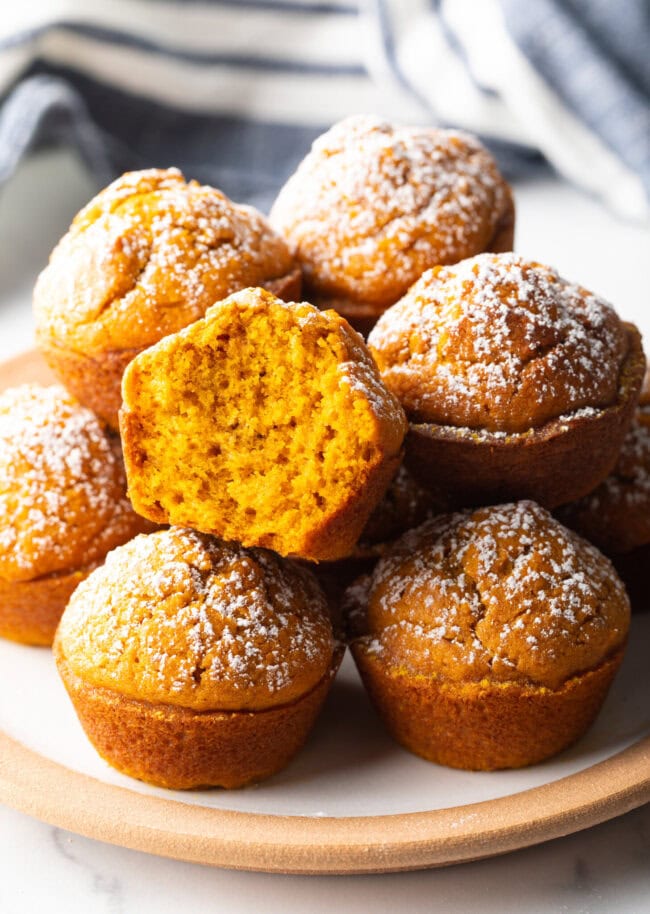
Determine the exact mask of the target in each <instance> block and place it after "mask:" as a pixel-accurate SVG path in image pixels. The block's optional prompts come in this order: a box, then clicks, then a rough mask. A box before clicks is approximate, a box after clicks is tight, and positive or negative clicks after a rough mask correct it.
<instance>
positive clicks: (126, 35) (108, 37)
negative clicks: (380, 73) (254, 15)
mask: <svg viewBox="0 0 650 914" xmlns="http://www.w3.org/2000/svg"><path fill="white" fill-rule="evenodd" d="M53 29H61V30H64V31H66V32H72V33H73V34H76V35H80V36H82V37H84V38H92V39H93V40H95V41H101V42H104V43H105V44H112V45H118V46H121V47H126V48H134V49H137V50H138V51H144V52H145V53H148V54H159V55H161V56H163V57H170V58H172V59H173V60H182V61H183V62H184V63H190V64H193V65H196V66H214V65H219V64H224V65H227V66H231V67H242V68H244V67H245V68H246V69H249V70H260V71H275V72H279V73H295V74H300V73H310V74H315V75H319V76H364V75H365V74H366V68H365V67H364V66H362V65H361V64H358V65H354V64H326V63H319V62H311V61H305V60H290V59H288V58H275V57H264V56H263V55H258V54H224V53H223V52H221V51H220V52H213V53H210V52H206V51H199V50H187V49H185V48H178V47H174V46H173V45H167V44H160V43H159V42H155V41H152V40H151V39H149V38H143V37H142V36H141V35H135V34H133V33H130V32H125V31H122V30H121V29H113V28H108V27H106V26H99V25H88V24H87V23H85V22H74V21H72V20H66V19H61V20H57V21H54V22H50V23H48V24H47V25H42V26H39V27H38V28H34V29H27V30H25V31H23V32H18V33H16V34H14V35H9V36H7V37H6V38H2V39H0V51H2V50H6V49H9V48H13V47H17V46H20V45H23V44H27V43H29V42H30V41H37V40H38V39H39V38H41V37H42V36H43V35H46V34H47V33H48V32H50V31H52V30H53Z"/></svg>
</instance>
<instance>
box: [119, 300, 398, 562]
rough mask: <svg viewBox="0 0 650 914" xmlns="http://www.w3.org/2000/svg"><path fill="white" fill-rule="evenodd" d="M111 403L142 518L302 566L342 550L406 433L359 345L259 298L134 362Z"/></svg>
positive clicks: (310, 317) (327, 321)
mask: <svg viewBox="0 0 650 914" xmlns="http://www.w3.org/2000/svg"><path fill="white" fill-rule="evenodd" d="M122 395H123V408H122V412H121V415H120V427H121V430H122V438H123V444H124V455H125V460H126V467H127V475H128V480H129V492H130V495H131V498H132V500H133V504H134V505H135V507H136V509H137V510H138V511H139V512H140V513H141V514H143V515H144V516H146V517H149V518H150V519H151V520H157V522H159V523H172V524H180V525H182V526H187V527H192V528H193V529H196V530H202V531H203V532H204V533H212V534H214V535H216V536H220V537H222V538H223V539H227V540H235V541H237V542H240V543H242V544H243V545H246V546H264V547H266V548H270V549H274V550H275V551H276V552H279V553H281V554H282V555H295V556H300V557H303V558H313V559H315V560H321V559H328V558H340V557H341V556H342V555H346V554H348V553H349V552H350V551H351V550H352V548H353V547H354V544H355V541H356V538H357V537H358V535H359V533H360V532H361V529H362V528H363V525H364V523H365V521H366V520H367V518H368V516H369V514H370V512H371V511H372V509H373V508H374V507H375V505H376V504H377V502H378V501H379V500H380V498H381V496H382V494H383V491H384V489H385V487H386V485H387V484H388V479H389V477H390V473H391V471H394V469H395V467H396V466H397V465H398V463H399V460H400V458H401V448H402V443H403V440H404V435H405V433H406V418H405V416H404V413H403V411H402V408H401V407H400V405H399V403H398V402H397V400H396V399H395V398H394V397H393V395H392V394H390V393H389V392H388V391H387V390H386V388H385V387H384V385H383V383H382V381H381V379H380V377H379V373H378V371H377V368H376V366H375V364H374V362H373V361H372V359H371V357H370V354H369V353H368V350H367V349H366V346H365V344H364V342H363V340H362V339H361V337H360V336H359V334H358V333H356V332H355V331H354V330H352V329H351V328H350V326H349V325H348V324H347V323H346V321H345V320H344V319H343V318H342V317H340V316H339V315H338V314H336V313H335V312H333V311H319V310H318V309H317V308H314V307H313V306H312V305H309V304H306V303H300V304H298V303H286V302H283V301H281V300H280V299H278V298H276V297H275V296H274V295H271V294H270V293H269V292H265V291H264V290H263V289H245V290H243V291H241V292H237V293H235V294H234V295H231V296H230V297H229V298H227V299H225V300H224V301H223V302H220V303H218V304H217V305H215V306H214V307H213V308H210V309H209V310H208V312H207V314H206V317H205V318H204V319H203V320H200V321H197V322H196V323H194V324H192V325H191V326H190V327H187V328H186V329H184V330H182V331H180V332H179V333H177V334H174V335H171V336H168V337H166V338H165V339H163V340H161V341H160V342H159V343H158V344H156V345H155V346H152V347H151V348H149V349H147V350H145V351H144V352H142V353H140V355H138V356H137V357H136V358H135V359H134V360H133V361H132V362H131V363H130V365H129V366H128V368H127V370H126V372H125V374H124V379H123V383H122ZM179 468H182V469H183V472H179Z"/></svg>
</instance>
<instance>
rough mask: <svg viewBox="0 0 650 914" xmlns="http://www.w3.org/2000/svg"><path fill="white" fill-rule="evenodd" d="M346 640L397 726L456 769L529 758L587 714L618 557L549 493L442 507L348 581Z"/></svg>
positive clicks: (601, 663) (612, 642)
mask: <svg viewBox="0 0 650 914" xmlns="http://www.w3.org/2000/svg"><path fill="white" fill-rule="evenodd" d="M347 610H348V613H349V615H348V624H349V627H350V632H351V650H352V653H353V655H354V658H355V661H356V663H357V666H358V668H359V671H360V673H361V676H362V678H363V680H364V683H365V685H366V687H367V688H368V691H369V693H370V696H371V698H372V699H373V702H374V703H375V705H376V707H377V709H378V711H379V713H380V715H381V716H382V718H383V720H384V722H385V724H386V726H387V727H388V729H389V731H390V732H391V734H392V735H393V736H394V737H395V739H396V740H397V741H398V742H400V743H401V744H402V745H404V746H405V747H406V748H407V749H410V750H411V751H412V752H414V753H416V754H417V755H421V756H422V757H424V758H426V759H429V760H430V761H434V762H438V763H440V764H444V765H449V766H451V767H454V768H467V769H476V770H492V769H498V768H516V767H520V766H523V765H530V764H533V763H535V762H538V761H541V760H542V759H544V758H547V757H548V756H551V755H553V754H555V753H557V752H559V751H561V750H562V749H564V748H565V747H567V746H569V745H570V744H571V743H573V742H574V741H575V740H576V739H578V738H579V737H580V736H581V735H582V734H583V733H584V731H585V730H586V729H587V727H588V726H589V725H590V724H591V722H592V721H593V719H594V717H595V716H596V714H597V713H598V710H599V709H600V706H601V705H602V702H603V700H604V698H605V695H606V693H607V690H608V688H609V686H610V683H611V681H612V679H613V677H614V674H615V672H616V670H617V669H618V666H619V664H620V662H621V659H622V656H623V650H624V645H625V641H626V637H627V632H628V628H629V616H630V608H629V603H628V600H627V596H626V594H625V589H624V587H623V584H622V583H621V581H620V580H619V579H618V578H617V576H616V573H615V571H614V569H613V567H612V565H611V564H610V562H609V561H608V560H607V559H606V558H605V557H604V556H602V555H601V554H600V553H599V552H598V551H597V550H596V549H595V547H593V546H591V545H590V544H589V543H587V542H585V541H584V540H582V539H580V538H579V537H578V536H577V535H576V534H575V533H573V532H571V531H569V530H566V529H565V528H564V527H562V526H561V525H560V524H559V523H558V522H557V521H556V520H554V518H552V517H551V515H550V514H548V512H547V511H545V510H544V509H543V508H541V507H540V506H538V505H536V504H535V503H533V502H526V501H523V502H518V503H514V504H507V505H500V506H497V507H491V508H481V509H479V510H477V511H474V512H473V513H468V512H465V513H456V514H447V515H441V516H439V517H437V518H434V519H432V520H430V521H427V522H426V523H425V524H423V525H422V526H421V527H419V528H417V529H415V530H412V531H410V532H409V533H407V534H405V536H404V537H403V538H402V539H401V540H400V541H398V543H397V544H396V545H395V546H394V547H393V549H392V550H391V551H390V552H389V553H387V554H386V555H385V556H384V557H383V558H382V559H381V560H380V561H379V563H378V564H377V566H376V568H375V570H374V572H373V574H372V575H371V576H368V577H366V578H363V579H361V580H360V581H359V582H357V583H356V584H354V585H353V586H352V587H351V588H350V590H349V591H348V594H347Z"/></svg>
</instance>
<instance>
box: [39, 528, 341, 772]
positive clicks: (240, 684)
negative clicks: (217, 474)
mask: <svg viewBox="0 0 650 914" xmlns="http://www.w3.org/2000/svg"><path fill="white" fill-rule="evenodd" d="M54 652H55V658H56V663H57V667H58V670H59V673H60V675H61V677H62V679H63V682H64V684H65V686H66V689H67V690H68V693H69V695H70V698H71V700H72V702H73V704H74V707H75V710H76V712H77V715H78V716H79V720H80V721H81V724H82V726H83V728H84V730H85V731H86V734H87V736H88V738H89V739H90V741H91V742H92V743H93V745H94V746H95V748H96V749H97V751H98V752H99V754H100V755H101V756H102V757H103V758H104V759H105V760H106V761H107V762H109V764H111V765H113V766H114V767H115V768H117V769H118V770H119V771H122V772H124V773H125V774H128V775H131V776H132V777H135V778H140V779H141V780H144V781H149V782H151V783H153V784H158V785H160V786H162V787H173V788H179V789H183V788H191V787H204V786H220V787H241V786H243V785H244V784H248V783H250V782H252V781H258V780H261V779H262V778H265V777H269V776H270V775H271V774H274V773H275V772H276V771H278V770H279V769H280V768H282V767H284V766H285V765H286V764H287V763H288V762H289V760H290V759H291V757H292V756H293V755H294V754H295V753H296V752H297V751H298V749H299V748H300V747H301V746H302V745H303V743H304V742H305V740H306V738H307V734H308V732H309V730H310V728H311V726H312V724H313V722H314V720H315V718H316V716H317V714H318V711H319V710H320V707H321V705H322V703H323V701H324V699H325V696H326V694H327V692H328V690H329V687H330V684H331V682H332V680H333V678H334V675H335V673H336V670H337V668H338V665H339V662H340V659H341V655H342V650H341V648H340V647H338V646H337V645H336V644H335V642H334V639H333V635H332V628H331V623H330V621H329V617H328V614H327V606H326V603H325V598H324V597H323V594H322V593H321V591H320V589H319V587H318V585H317V583H316V581H315V580H314V579H313V577H312V576H311V575H309V574H308V573H307V572H305V571H303V570H302V569H300V568H298V567H297V566H296V565H294V564H293V563H291V562H288V561H285V560H283V559H281V558H279V557H278V556H276V555H274V554H273V553H270V552H266V551H264V550H257V549H252V550H247V549H243V548H242V547H240V546H238V545H235V544H228V543H223V542H220V541H219V540H217V539H214V538H212V537H208V536H204V535H201V534H199V533H195V532H193V531H191V530H186V529H182V528H178V527H172V528H170V529H168V530H164V531H160V532H158V533H152V534H150V535H149V536H139V537H137V538H136V539H134V540H132V541H131V542H130V543H127V544H126V545H125V546H122V547H120V548H119V549H115V550H114V551H113V552H112V553H111V554H110V555H109V556H108V558H107V560H106V563H105V565H103V566H102V567H101V568H99V569H98V570H97V571H95V572H93V574H92V575H91V576H90V577H89V578H88V579H87V580H86V581H84V583H83V584H82V585H80V587H79V588H78V589H77V591H76V592H75V594H74V596H73V597H72V599H71V600H70V603H69V604H68V607H67V609H66V611H65V613H64V615H63V618H62V620H61V624H60V626H59V628H58V631H57V635H56V640H55V644H54Z"/></svg>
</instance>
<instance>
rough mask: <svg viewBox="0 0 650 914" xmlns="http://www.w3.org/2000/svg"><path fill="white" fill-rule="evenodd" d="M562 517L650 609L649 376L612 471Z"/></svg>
mask: <svg viewBox="0 0 650 914" xmlns="http://www.w3.org/2000/svg"><path fill="white" fill-rule="evenodd" d="M558 518H559V519H560V520H561V521H562V523H563V524H566V525H567V526H568V527H571V528H572V529H574V530H577V532H578V533H579V534H580V535H581V536H584V537H585V538H586V539H588V540H590V541H591V542H592V543H594V544H595V545H596V546H598V548H599V549H600V550H602V551H603V552H604V553H605V554H606V555H608V556H609V557H610V559H611V560H612V562H613V563H614V565H615V567H616V569H617V571H618V573H619V574H620V576H621V577H622V578H623V581H624V582H625V585H626V587H627V589H628V593H629V595H630V598H631V601H632V608H633V609H645V610H647V609H650V586H649V584H648V566H649V562H650V378H649V376H648V374H646V378H645V382H644V386H643V389H642V391H641V398H640V400H639V408H638V410H637V413H636V416H635V419H634V421H633V423H632V425H631V427H630V430H629V432H628V433H627V436H626V438H625V440H624V441H623V447H622V448H621V452H620V454H619V457H618V461H617V463H616V466H615V467H614V469H613V471H612V472H611V473H610V475H609V476H608V477H607V479H605V480H604V482H602V483H601V484H600V485H599V486H598V487H597V488H596V489H594V490H593V492H590V493H589V494H588V495H585V496H584V497H583V498H580V499H578V501H575V502H571V503H570V504H568V505H564V506H563V507H562V508H560V510H559V511H558Z"/></svg>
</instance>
